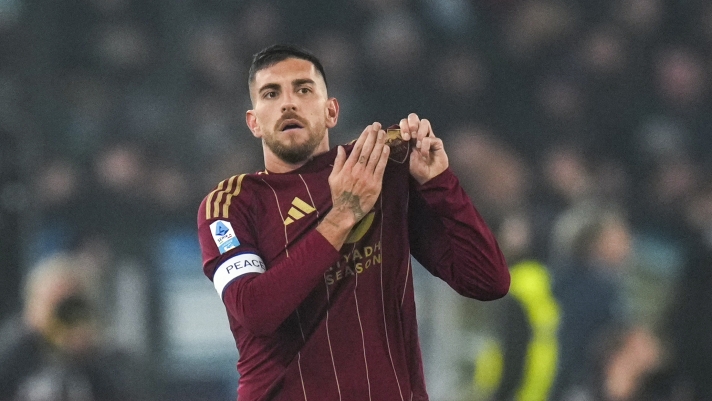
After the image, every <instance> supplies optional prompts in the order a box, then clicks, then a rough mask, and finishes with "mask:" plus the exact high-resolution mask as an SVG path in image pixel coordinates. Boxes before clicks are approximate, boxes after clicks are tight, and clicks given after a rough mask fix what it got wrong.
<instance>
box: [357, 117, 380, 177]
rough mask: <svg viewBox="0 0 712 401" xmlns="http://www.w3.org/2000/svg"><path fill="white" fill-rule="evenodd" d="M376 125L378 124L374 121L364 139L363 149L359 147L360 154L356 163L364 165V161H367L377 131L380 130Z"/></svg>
mask: <svg viewBox="0 0 712 401" xmlns="http://www.w3.org/2000/svg"><path fill="white" fill-rule="evenodd" d="M377 127H378V125H376V123H374V124H373V125H371V130H370V131H369V132H368V135H367V136H366V141H365V142H364V143H363V149H361V155H360V156H359V158H358V163H359V164H361V165H362V166H363V167H366V163H368V160H369V159H370V157H371V153H372V151H373V148H374V146H375V145H376V139H377V137H378V133H379V132H380V131H379V130H378V129H377Z"/></svg>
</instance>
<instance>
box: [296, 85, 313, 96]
mask: <svg viewBox="0 0 712 401" xmlns="http://www.w3.org/2000/svg"><path fill="white" fill-rule="evenodd" d="M309 92H311V88H307V87H306V86H303V87H301V88H299V89H297V93H299V94H302V95H305V94H307V93H309Z"/></svg>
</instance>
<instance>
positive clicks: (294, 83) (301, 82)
mask: <svg viewBox="0 0 712 401" xmlns="http://www.w3.org/2000/svg"><path fill="white" fill-rule="evenodd" d="M315 83H316V82H314V80H313V79H310V78H300V79H295V80H294V81H292V86H300V85H304V84H312V85H313V84H315Z"/></svg>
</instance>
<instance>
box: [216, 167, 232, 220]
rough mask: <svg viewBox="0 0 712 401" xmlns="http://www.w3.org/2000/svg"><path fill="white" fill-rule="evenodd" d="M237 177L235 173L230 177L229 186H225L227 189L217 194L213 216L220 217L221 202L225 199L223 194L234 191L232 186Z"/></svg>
mask: <svg viewBox="0 0 712 401" xmlns="http://www.w3.org/2000/svg"><path fill="white" fill-rule="evenodd" d="M235 177H236V176H234V175H233V176H232V177H230V178H229V179H228V180H227V186H226V187H225V189H223V190H222V191H220V192H218V193H217V194H216V196H215V201H214V202H213V213H212V217H213V218H215V217H218V214H219V213H220V202H221V201H222V200H223V196H224V195H225V193H226V192H230V191H232V186H233V185H234V184H235Z"/></svg>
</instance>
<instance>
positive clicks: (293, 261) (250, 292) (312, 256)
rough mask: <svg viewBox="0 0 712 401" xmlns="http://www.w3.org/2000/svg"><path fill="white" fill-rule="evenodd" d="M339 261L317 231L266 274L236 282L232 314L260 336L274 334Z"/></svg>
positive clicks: (228, 292)
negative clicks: (325, 273) (328, 270)
mask: <svg viewBox="0 0 712 401" xmlns="http://www.w3.org/2000/svg"><path fill="white" fill-rule="evenodd" d="M338 260H339V252H338V251H337V250H336V249H334V247H333V246H332V245H331V244H330V243H329V242H328V241H327V240H326V238H324V237H323V236H322V235H321V233H319V232H318V231H316V230H313V231H312V232H310V233H309V234H307V235H306V236H305V237H304V238H303V239H302V240H301V241H299V242H297V243H296V244H294V246H293V247H291V248H290V249H289V257H288V258H283V259H282V260H280V261H279V262H277V263H276V264H275V265H273V266H269V268H268V270H267V271H266V272H265V273H262V274H252V275H249V276H246V277H243V278H240V279H238V280H236V281H235V282H234V283H232V284H230V286H229V287H227V288H226V289H225V293H224V294H223V302H224V303H225V306H226V307H227V310H228V312H229V313H230V314H231V315H232V316H233V317H234V318H235V319H236V320H237V321H238V322H239V323H240V324H242V325H243V326H244V327H245V328H246V329H248V330H250V331H251V332H253V333H254V334H256V335H264V334H270V333H272V332H274V331H275V330H276V329H277V327H279V325H280V324H282V322H283V321H284V320H285V319H286V318H287V317H288V316H289V315H290V314H291V313H292V312H294V311H295V310H296V309H297V307H298V306H299V304H300V303H302V301H304V299H305V298H306V297H307V295H309V293H310V292H311V291H312V290H313V289H314V287H316V286H317V285H318V284H319V282H320V281H323V279H324V272H325V271H326V270H327V269H328V268H329V267H330V266H331V265H333V264H334V263H336V262H337V261H338Z"/></svg>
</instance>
